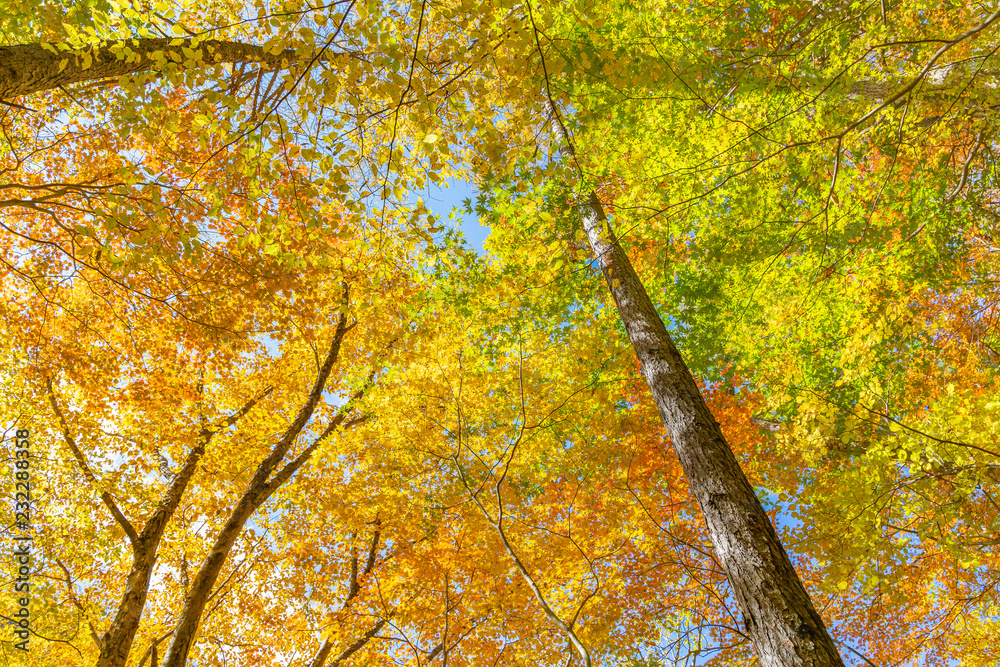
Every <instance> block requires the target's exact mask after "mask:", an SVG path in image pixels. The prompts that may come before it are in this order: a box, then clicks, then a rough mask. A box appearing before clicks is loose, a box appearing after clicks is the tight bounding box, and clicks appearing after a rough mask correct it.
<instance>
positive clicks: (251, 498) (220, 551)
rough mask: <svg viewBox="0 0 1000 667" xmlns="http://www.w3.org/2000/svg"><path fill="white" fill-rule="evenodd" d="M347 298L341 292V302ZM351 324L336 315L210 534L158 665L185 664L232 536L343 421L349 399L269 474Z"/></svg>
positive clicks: (302, 421)
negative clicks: (263, 452)
mask: <svg viewBox="0 0 1000 667" xmlns="http://www.w3.org/2000/svg"><path fill="white" fill-rule="evenodd" d="M346 298H347V296H346V292H345V300H346ZM351 328H353V325H351V326H348V324H347V317H346V315H344V314H341V316H340V320H339V322H338V324H337V330H336V333H335V334H334V336H333V341H332V343H331V345H330V350H329V352H328V353H327V355H326V359H325V360H324V362H323V365H322V367H321V368H320V371H319V374H318V375H317V378H316V381H315V383H314V384H313V387H312V390H311V391H310V393H309V397H308V398H307V399H306V402H305V404H304V405H303V406H302V408H301V409H300V410H299V413H298V415H296V417H295V420H294V421H293V422H292V424H291V425H290V426H289V427H288V429H286V431H285V433H284V434H283V435H282V437H281V439H280V440H279V441H278V443H277V444H276V445H275V446H274V447H273V448H272V449H271V452H270V453H269V454H268V456H267V458H265V459H264V460H263V461H262V462H261V463H260V465H259V466H257V470H256V472H255V473H254V476H253V479H251V480H250V484H249V486H248V488H247V490H246V491H245V492H244V493H243V496H242V497H241V498H240V500H239V502H237V504H236V507H235V508H234V509H233V511H232V513H230V515H229V518H228V519H227V520H226V523H225V525H224V526H223V527H222V530H220V531H219V534H218V535H217V536H216V538H215V542H214V544H213V545H212V550H211V551H210V552H209V553H208V556H206V557H205V560H204V562H203V563H202V565H201V568H200V569H199V570H198V573H197V574H196V575H195V578H194V581H193V582H192V583H191V589H190V591H189V592H188V594H187V596H186V597H185V599H184V607H183V609H182V610H181V615H180V618H179V619H178V621H177V627H176V628H175V630H174V636H173V638H172V639H171V640H170V645H169V646H168V647H167V653H166V656H165V657H164V659H163V667H184V665H185V664H186V663H187V658H188V653H189V652H190V650H191V645H192V644H193V643H194V638H195V635H196V633H197V631H198V625H199V623H200V621H201V615H202V613H203V612H204V610H205V605H206V604H207V603H208V600H209V597H210V594H211V592H212V588H213V587H214V586H215V582H216V581H217V580H218V577H219V573H220V572H222V568H223V566H224V565H225V563H226V560H227V559H228V557H229V552H230V551H232V548H233V545H235V544H236V538H237V537H239V535H240V533H241V532H242V531H243V527H244V525H246V522H247V520H249V519H250V517H251V516H252V515H253V513H254V512H255V511H256V510H257V508H258V507H260V506H261V505H262V504H263V503H264V502H266V501H267V499H268V498H270V497H271V495H272V494H273V493H274V492H275V491H276V490H277V489H278V488H279V487H280V486H281V484H282V483H284V482H285V481H286V480H288V479H289V478H290V477H291V476H292V474H293V473H294V472H295V471H296V470H297V469H298V468H299V467H301V465H302V464H304V463H305V461H306V460H307V459H308V456H309V455H310V454H312V452H313V451H314V450H315V448H316V446H317V445H318V444H319V442H321V441H322V440H324V439H325V438H326V437H327V436H328V435H329V434H330V433H332V432H333V431H334V430H335V429H336V427H337V426H339V425H340V424H341V423H343V421H344V418H345V417H346V415H347V411H348V410H349V409H350V407H351V405H352V403H353V400H352V401H349V402H348V403H347V404H346V405H345V406H343V408H341V410H340V411H339V412H338V413H337V416H336V417H335V418H334V419H333V420H332V421H331V423H330V425H329V426H328V427H327V428H326V429H325V430H324V432H323V433H322V434H321V435H320V436H319V438H317V440H316V441H315V442H314V443H313V444H312V445H310V446H309V447H308V448H307V449H306V450H305V452H303V453H302V454H301V455H299V456H298V457H296V458H295V459H294V460H292V461H291V462H290V463H289V464H288V465H286V466H285V467H284V468H282V469H281V470H280V471H278V472H277V473H276V474H274V477H273V478H272V473H274V470H275V468H277V466H278V464H279V463H280V462H281V460H282V459H283V458H284V457H285V455H286V454H287V453H288V450H289V449H290V448H291V447H292V444H294V442H295V439H296V438H297V437H298V435H299V433H300V432H301V431H302V429H303V427H305V425H306V423H307V422H308V421H309V418H310V417H311V416H312V413H313V411H314V410H315V409H316V405H317V403H318V402H319V399H320V396H321V395H322V393H323V389H324V388H325V386H326V380H327V378H328V377H329V376H330V371H331V370H332V369H333V365H334V363H336V361H337V358H338V357H339V355H340V346H341V343H342V342H343V339H344V336H345V335H346V334H347V332H348V331H349V330H350V329H351ZM366 386H367V385H366ZM359 393H360V392H359Z"/></svg>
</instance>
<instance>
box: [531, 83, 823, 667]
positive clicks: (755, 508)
mask: <svg viewBox="0 0 1000 667" xmlns="http://www.w3.org/2000/svg"><path fill="white" fill-rule="evenodd" d="M548 110H549V112H550V114H551V115H552V119H553V121H552V126H553V130H554V131H555V134H556V136H557V137H558V139H559V140H560V141H561V142H562V145H563V147H562V151H563V154H564V155H565V156H566V157H567V158H569V159H571V160H574V161H575V159H576V158H575V154H574V151H573V147H572V143H571V141H570V137H569V135H568V133H567V132H566V128H565V127H564V126H563V124H562V121H561V120H560V118H559V115H558V113H557V111H556V109H555V106H554V105H553V104H552V103H551V102H549V103H548ZM579 211H580V214H581V217H582V223H583V229H584V231H585V232H586V234H587V239H588V240H589V242H590V246H591V249H592V250H593V253H594V256H595V258H596V259H597V262H598V264H599V265H600V267H601V271H602V272H603V274H604V277H605V279H606V280H607V283H608V287H609V288H610V290H611V294H612V296H613V297H614V300H615V304H616V305H617V307H618V313H619V316H620V317H621V321H622V323H623V324H624V325H625V330H626V331H627V333H628V337H629V340H630V341H631V343H632V347H633V349H634V350H635V354H636V357H638V360H639V364H640V366H641V367H642V372H643V375H644V376H645V378H646V382H647V383H648V384H649V388H650V392H651V393H652V395H653V400H654V402H655V403H656V407H657V408H658V410H659V412H660V418H661V419H662V421H663V425H664V426H665V427H666V430H667V433H668V435H669V436H670V441H671V443H672V444H673V447H674V451H676V452H677V457H678V459H680V463H681V466H682V467H683V469H684V474H685V476H686V478H687V480H688V483H689V485H690V487H691V492H692V493H693V494H694V496H695V499H696V500H697V501H698V505H699V506H700V507H701V511H702V515H703V516H704V517H705V523H706V525H707V527H708V533H709V536H710V538H711V540H712V544H713V546H714V547H715V552H716V555H717V556H718V558H719V561H720V563H721V565H722V568H723V570H724V571H725V573H726V577H727V578H728V579H729V583H730V585H731V586H732V588H733V593H734V595H735V597H736V601H737V604H738V605H739V608H740V610H741V611H742V612H743V616H744V629H745V632H746V634H747V635H749V636H750V638H751V639H752V640H753V644H754V648H755V649H756V652H757V657H758V658H759V659H760V662H761V664H762V665H764V667H792V666H793V665H794V666H808V667H820V666H823V667H827V666H832V665H836V666H840V665H843V662H842V660H841V658H840V655H839V654H838V652H837V649H836V647H835V646H834V643H833V640H832V639H831V638H830V636H829V634H828V633H827V631H826V627H825V626H824V625H823V619H822V618H820V616H819V614H818V613H817V612H816V610H815V609H814V608H813V604H812V601H811V600H810V598H809V594H808V593H807V592H806V590H805V587H804V586H803V585H802V582H801V581H800V580H799V577H798V575H797V574H796V573H795V569H794V567H793V566H792V562H791V560H790V559H789V557H788V554H787V553H786V552H785V549H784V548H783V547H782V545H781V542H780V541H779V540H778V535H777V533H776V532H775V530H774V526H772V525H771V521H770V519H768V516H767V514H766V513H765V512H764V508H763V506H762V505H761V503H760V501H759V500H758V498H757V495H756V494H755V493H754V490H753V487H752V486H751V485H750V482H749V481H748V480H747V478H746V476H745V475H744V474H743V470H742V469H741V468H740V465H739V462H738V461H737V460H736V457H735V456H734V455H733V451H732V449H731V448H730V446H729V443H728V442H726V439H725V437H724V436H723V435H722V430H721V429H720V428H719V424H718V422H716V421H715V418H714V417H713V416H712V413H711V411H710V410H709V409H708V405H706V403H705V399H704V398H703V397H702V395H701V391H700V390H699V389H698V385H697V384H696V383H695V380H694V378H693V377H692V376H691V372H690V371H689V370H688V368H687V365H686V364H685V363H684V359H683V358H682V357H681V355H680V352H679V351H678V350H677V347H676V346H675V345H674V342H673V340H671V338H670V334H669V333H668V332H667V328H666V326H665V325H664V324H663V320H662V319H660V316H659V314H657V312H656V309H655V308H654V306H653V303H652V301H651V300H650V298H649V295H648V294H647V293H646V289H645V287H644V286H643V284H642V281H641V280H640V279H639V276H638V275H636V272H635V270H634V269H633V268H632V264H631V262H630V261H629V259H628V256H627V255H626V254H625V252H624V251H623V250H622V248H621V246H620V245H619V243H618V240H617V238H616V237H615V234H614V231H613V230H612V228H611V225H610V223H609V221H608V219H607V216H606V215H605V213H604V208H603V206H602V205H601V202H600V200H599V199H598V198H597V195H596V194H595V193H593V192H591V193H590V194H589V196H588V197H587V198H586V199H585V200H584V201H583V202H582V203H581V204H580V205H579Z"/></svg>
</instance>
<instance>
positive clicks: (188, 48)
mask: <svg viewBox="0 0 1000 667" xmlns="http://www.w3.org/2000/svg"><path fill="white" fill-rule="evenodd" d="M192 55H193V57H192ZM335 55H336V54H326V55H324V59H329V58H330V57H334V56H335ZM154 56H155V57H154ZM300 60H302V57H301V55H296V53H295V51H294V50H293V49H289V50H286V51H279V52H278V53H271V52H268V51H265V50H264V48H263V47H261V46H257V45H255V44H242V43H239V42H223V41H219V40H214V39H209V40H205V41H202V42H198V43H195V42H193V41H192V40H190V39H184V40H181V39H161V38H149V39H129V40H117V41H110V42H104V43H103V44H100V45H97V46H95V47H93V48H92V49H90V50H86V51H81V52H79V53H78V52H76V51H71V52H68V51H60V50H59V49H58V48H57V47H55V46H53V47H52V49H51V50H49V49H46V48H42V46H41V45H40V44H15V45H12V46H0V99H10V98H13V97H17V96H18V95H30V94H32V93H38V92H42V91H46V90H52V89H53V88H59V87H65V86H70V85H73V84H77V83H83V82H86V81H102V80H105V79H117V78H119V77H122V76H126V75H128V74H138V73H140V72H161V71H165V70H167V69H170V68H183V67H212V66H215V65H218V64H222V63H226V64H234V65H235V64H241V63H260V64H262V65H280V64H281V63H282V62H284V63H285V67H287V66H288V65H287V63H294V62H297V61H300Z"/></svg>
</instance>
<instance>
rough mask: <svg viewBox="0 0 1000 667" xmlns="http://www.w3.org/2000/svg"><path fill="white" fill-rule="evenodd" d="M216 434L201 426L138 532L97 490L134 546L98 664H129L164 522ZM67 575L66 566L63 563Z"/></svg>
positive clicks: (67, 435) (73, 446) (233, 418)
mask: <svg viewBox="0 0 1000 667" xmlns="http://www.w3.org/2000/svg"><path fill="white" fill-rule="evenodd" d="M45 385H46V388H47V389H48V394H49V403H50V404H51V406H52V411H53V412H54V413H55V415H56V418H57V419H58V421H59V424H60V426H61V427H62V431H63V439H64V440H65V441H66V445H67V446H68V447H69V448H70V451H72V452H73V456H74V458H76V460H77V462H78V463H79V464H80V467H81V469H82V470H83V474H84V476H85V477H86V478H87V481H89V482H90V483H92V484H96V483H97V478H96V476H95V475H94V473H93V471H92V470H91V469H90V466H89V464H88V463H87V459H86V457H85V456H84V454H83V452H82V451H81V450H80V447H79V445H77V443H76V440H75V438H73V434H72V433H71V432H70V428H69V422H67V420H66V417H65V415H64V414H63V412H62V410H61V409H60V408H59V403H58V401H56V395H55V390H54V389H53V387H52V381H51V379H49V378H46V380H45ZM271 390H272V388H271V387H268V388H267V389H266V390H265V391H264V392H263V393H262V394H261V395H260V396H258V397H257V398H255V399H253V400H251V401H250V402H248V403H247V404H246V405H244V406H243V407H242V408H241V409H240V410H238V411H237V412H235V413H233V414H232V415H230V416H229V417H227V418H226V419H225V420H223V421H222V423H221V424H222V426H224V427H229V426H232V425H233V424H235V423H236V422H237V421H238V420H239V419H240V418H241V417H243V415H245V414H246V413H247V412H249V411H250V410H251V409H252V408H253V407H254V406H255V405H257V403H258V402H260V401H261V400H262V399H264V398H266V397H267V395H268V394H270V393H271ZM217 432H218V430H217V429H210V428H207V427H203V428H202V429H201V431H200V433H199V434H198V443H197V444H196V445H195V446H194V448H193V449H192V450H191V451H190V452H188V455H187V458H186V459H185V460H184V465H183V466H181V469H180V471H179V472H178V473H177V474H176V475H172V476H171V477H169V480H168V481H169V483H170V486H169V487H167V490H166V491H165V492H164V494H163V497H162V498H161V499H160V502H159V504H158V505H157V506H156V509H155V510H154V511H153V514H152V515H151V516H150V517H149V519H148V520H147V521H146V525H145V526H144V527H143V529H142V532H141V533H139V534H136V532H135V529H134V528H133V527H132V524H131V523H130V522H129V521H128V519H126V518H125V515H124V514H123V513H122V511H121V510H120V509H119V507H118V505H117V503H115V501H114V498H112V497H111V494H110V493H108V492H107V491H104V492H102V493H101V500H103V501H104V504H105V505H107V507H108V510H109V511H110V512H111V514H112V515H113V516H114V517H115V520H116V521H117V522H118V523H119V525H121V526H122V529H123V530H124V531H125V534H126V535H127V536H128V539H129V542H130V544H131V546H132V567H131V569H130V570H129V573H128V576H127V577H126V579H125V592H124V593H123V594H122V597H121V601H120V602H119V603H118V612H117V613H116V614H115V618H114V620H113V621H112V622H111V627H110V628H108V630H107V632H105V633H104V636H103V637H100V638H98V639H97V644H98V648H100V651H101V652H100V655H99V657H98V659H97V667H124V665H125V664H126V663H127V662H128V655H129V653H130V652H131V650H132V643H133V642H134V641H135V634H136V631H137V630H138V629H139V622H140V621H141V620H142V612H143V610H144V609H145V607H146V596H147V594H148V593H149V580H150V577H151V576H152V574H153V567H154V566H155V564H156V552H157V550H158V549H159V545H160V539H161V538H162V537H163V532H164V530H166V527H167V523H168V522H169V521H170V518H171V517H172V516H173V515H174V512H175V511H176V510H177V507H178V506H179V505H180V502H181V497H182V496H183V495H184V491H185V489H187V485H188V482H189V481H190V480H191V477H192V475H194V471H195V469H196V468H197V467H198V463H199V461H201V458H202V456H204V454H205V447H206V446H207V445H208V443H209V442H211V440H212V437H213V436H214V435H215V434H216V433H217ZM63 569H64V571H65V572H66V576H67V580H68V579H69V570H68V569H67V568H66V567H65V566H63Z"/></svg>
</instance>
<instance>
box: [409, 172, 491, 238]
mask: <svg viewBox="0 0 1000 667" xmlns="http://www.w3.org/2000/svg"><path fill="white" fill-rule="evenodd" d="M420 196H421V197H423V199H424V204H425V205H426V206H427V208H429V209H430V210H431V211H433V212H434V215H436V216H438V217H439V218H441V219H442V220H447V219H448V213H449V212H450V211H451V210H452V209H455V208H461V207H462V200H463V199H472V200H473V202H475V199H476V189H475V186H473V185H472V184H471V183H467V182H465V181H459V180H451V181H449V187H447V188H445V187H441V186H437V185H432V184H428V186H427V189H426V190H423V191H421V192H420ZM458 219H459V221H460V224H459V228H460V229H461V230H462V233H463V234H465V239H466V240H467V241H468V242H469V245H470V246H472V247H473V248H474V249H475V250H476V252H478V253H479V254H483V241H485V240H486V237H487V236H488V235H489V233H490V228H489V227H484V226H483V225H480V224H479V221H478V220H477V218H476V216H475V215H462V214H458Z"/></svg>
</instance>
